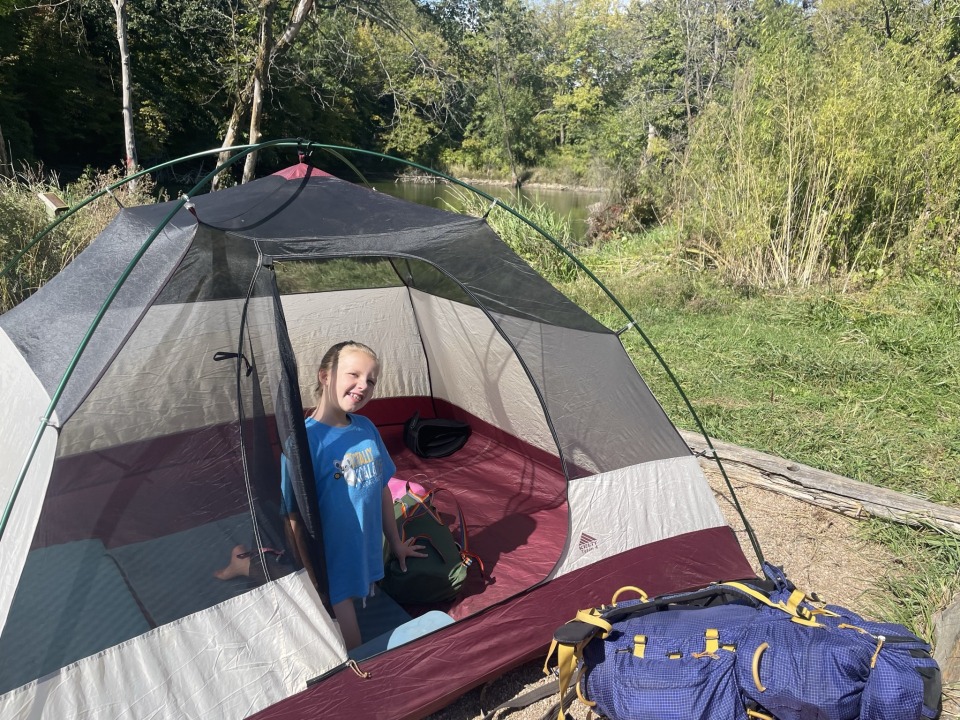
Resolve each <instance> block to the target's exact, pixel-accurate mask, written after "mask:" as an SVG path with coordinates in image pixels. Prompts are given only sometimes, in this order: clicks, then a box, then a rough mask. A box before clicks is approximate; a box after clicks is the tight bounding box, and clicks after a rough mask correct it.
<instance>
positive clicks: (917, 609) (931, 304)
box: [563, 230, 960, 637]
mask: <svg viewBox="0 0 960 720" xmlns="http://www.w3.org/2000/svg"><path fill="white" fill-rule="evenodd" d="M675 248H676V243H675V239H674V236H673V235H672V233H670V232H669V231H667V230H659V231H657V232H654V233H648V234H647V235H646V236H632V237H627V238H621V239H618V240H617V241H615V242H612V243H607V244H605V245H602V246H597V247H594V248H590V249H587V250H586V251H585V252H584V253H583V254H582V256H581V257H582V259H583V261H584V263H585V264H586V265H587V266H588V267H589V268H590V269H591V270H592V271H593V272H595V274H596V275H597V276H598V277H599V278H600V279H601V281H603V282H604V283H605V284H606V285H607V286H608V287H609V288H610V290H611V291H612V292H613V293H614V294H615V295H616V296H617V297H618V298H619V299H620V301H621V302H622V303H623V305H624V306H625V307H626V308H627V309H628V311H629V312H630V313H631V315H633V317H634V318H635V319H636V320H637V321H638V323H639V324H640V326H641V327H642V328H643V330H644V332H645V333H646V335H647V336H648V337H649V338H650V340H651V341H652V343H653V344H654V345H655V346H656V347H657V349H658V351H659V352H660V353H661V355H662V356H663V358H664V359H665V361H666V362H667V364H668V365H669V366H670V368H671V370H672V371H673V373H674V374H675V376H676V377H677V379H678V380H679V382H680V384H681V386H682V387H683V389H684V391H685V393H686V395H687V396H688V398H689V399H690V401H691V403H692V405H693V406H694V409H695V410H696V412H697V414H698V416H699V417H700V419H701V421H702V422H703V424H704V426H705V428H706V430H707V432H708V433H709V434H710V435H711V436H712V437H716V438H719V439H723V440H726V441H729V442H733V443H736V444H739V445H743V446H746V447H751V448H755V449H757V450H762V451H765V452H769V453H771V454H774V455H779V456H782V457H786V458H790V459H792V460H796V461H799V462H802V463H805V464H808V465H811V466H814V467H818V468H822V469H824V470H829V471H831V472H835V473H838V474H840V475H845V476H847V477H851V478H854V479H856V480H860V481H863V482H867V483H871V484H874V485H879V486H882V487H887V488H892V489H894V490H898V491H900V492H904V493H909V494H912V495H915V496H918V497H922V498H925V499H928V500H932V501H934V502H938V503H944V504H949V505H955V506H956V505H960V482H958V478H960V433H958V431H957V428H958V426H960V288H957V287H955V286H945V285H943V284H941V283H939V282H937V281H934V280H927V279H917V278H901V279H899V280H895V281H888V282H887V283H886V284H884V285H882V286H876V287H873V288H871V289H869V290H863V291H860V292H856V293H847V294H839V293H835V292H832V291H830V290H829V289H822V288H821V289H819V290H817V291H807V292H804V293H802V294H763V293H759V292H756V291H750V290H748V289H736V288H730V287H727V286H724V285H721V284H720V283H719V282H718V281H717V280H716V278H715V277H714V276H712V275H710V274H709V273H704V272H702V271H697V270H694V269H692V268H690V267H689V266H686V265H684V264H683V263H682V262H679V261H677V260H676V259H675V258H676V256H677V254H676V253H675V252H674V249H675ZM563 290H564V291H565V292H566V294H568V295H569V296H570V297H572V298H573V299H575V300H577V301H578V302H579V303H580V304H581V305H583V306H584V307H585V308H587V309H588V310H589V311H591V312H592V313H593V314H594V315H595V316H596V317H597V318H599V319H600V320H601V321H603V322H604V323H605V324H606V325H607V326H608V327H610V328H614V329H616V328H619V327H622V326H623V324H624V320H623V317H622V315H621V314H620V313H619V311H616V310H615V309H613V310H611V305H610V303H609V302H608V301H607V300H606V299H605V298H604V297H602V296H601V293H600V292H599V291H598V289H597V287H596V286H595V285H594V284H593V283H592V282H590V281H588V280H587V279H586V278H585V276H582V277H579V278H577V279H575V280H572V281H569V282H566V283H564V284H563ZM622 337H623V340H624V344H625V345H626V347H627V349H628V351H629V352H630V354H631V356H632V357H633V358H634V361H635V362H636V364H637V367H638V368H639V369H640V371H641V373H642V374H643V376H644V378H645V379H646V380H647V382H648V383H649V384H650V386H651V388H652V390H653V391H654V393H655V394H656V395H657V397H658V399H659V400H660V401H661V403H662V404H663V406H664V408H665V410H666V411H667V413H668V414H669V415H670V417H671V418H672V419H673V420H674V422H675V423H676V424H677V425H679V426H681V427H684V428H688V429H695V428H696V425H695V423H694V422H693V419H692V417H691V415H690V413H689V412H688V411H687V409H686V406H685V405H684V403H683V402H682V399H681V397H680V395H679V393H678V392H677V391H676V389H675V388H674V386H673V384H672V383H671V381H670V380H669V378H668V376H667V375H666V373H664V372H663V370H662V369H660V367H659V365H658V363H657V361H656V360H655V358H654V356H653V355H652V353H651V352H649V350H648V349H647V348H646V345H645V343H644V342H643V340H642V338H641V337H640V335H639V334H638V333H634V332H628V333H625V334H624V335H623V336H622ZM861 528H862V531H863V533H864V536H865V537H869V538H870V539H872V540H875V541H879V542H882V543H884V544H885V545H886V546H888V547H889V548H891V550H892V551H893V553H894V554H895V555H896V556H897V557H898V558H900V560H899V563H900V564H901V566H900V567H898V568H892V569H891V573H890V574H889V575H888V576H885V577H884V578H883V580H882V583H883V584H884V587H885V589H887V590H888V591H889V593H888V594H889V598H890V602H889V603H883V604H882V605H883V607H882V612H884V613H885V614H886V615H887V619H890V620H897V621H899V622H903V623H904V624H907V625H908V626H910V627H912V628H914V629H915V630H917V631H918V632H921V633H923V634H926V635H927V637H929V632H930V627H929V617H930V612H931V610H932V609H934V608H936V607H939V606H942V604H943V603H945V602H946V601H948V600H949V598H950V597H951V596H952V594H953V593H955V592H956V591H957V590H958V589H960V576H958V568H960V538H958V537H956V536H952V535H950V534H945V533H944V532H942V531H939V530H936V529H935V528H932V527H928V528H920V529H914V528H907V527H904V526H901V525H897V524H895V523H890V522H885V521H879V520H875V521H870V522H869V523H864V524H863V525H862V526H861Z"/></svg>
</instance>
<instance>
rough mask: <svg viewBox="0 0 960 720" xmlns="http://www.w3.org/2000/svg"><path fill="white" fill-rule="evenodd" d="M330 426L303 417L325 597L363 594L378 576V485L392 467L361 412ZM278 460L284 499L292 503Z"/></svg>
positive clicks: (380, 556) (380, 553)
mask: <svg viewBox="0 0 960 720" xmlns="http://www.w3.org/2000/svg"><path fill="white" fill-rule="evenodd" d="M347 417H348V418H349V420H350V424H349V425H346V426H345V427H331V426H330V425H324V424H323V423H321V422H318V421H316V420H314V419H313V418H307V421H306V427H307V439H308V440H309V442H310V457H311V459H312V460H313V473H314V479H315V481H316V484H317V500H318V503H319V505H320V522H321V524H322V525H323V545H324V551H325V557H326V561H327V580H328V584H329V587H330V602H331V604H334V605H335V604H337V603H338V602H340V601H342V600H346V599H347V598H352V597H366V596H367V595H369V594H370V585H371V584H372V583H375V582H376V581H377V580H380V579H381V578H383V504H382V498H383V488H385V487H386V486H387V481H389V480H390V478H391V477H392V476H393V474H394V473H395V472H396V470H397V468H396V466H395V465H394V464H393V460H391V459H390V455H389V453H387V450H386V448H385V447H384V446H383V440H382V439H381V438H380V433H379V432H377V428H376V426H375V425H374V424H373V423H372V422H370V420H368V419H367V418H365V417H363V416H362V415H349V414H348V415H347ZM282 465H283V482H282V489H283V501H284V506H285V507H287V508H291V507H296V503H295V501H294V500H293V488H292V486H291V485H290V480H289V476H288V475H287V463H286V461H285V460H284V462H283V463H282Z"/></svg>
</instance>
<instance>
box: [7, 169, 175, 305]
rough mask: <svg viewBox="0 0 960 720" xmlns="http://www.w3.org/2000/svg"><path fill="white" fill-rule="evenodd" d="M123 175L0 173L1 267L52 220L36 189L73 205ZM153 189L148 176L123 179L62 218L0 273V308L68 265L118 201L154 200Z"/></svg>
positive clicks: (115, 171) (16, 301)
mask: <svg viewBox="0 0 960 720" xmlns="http://www.w3.org/2000/svg"><path fill="white" fill-rule="evenodd" d="M122 178H123V174H122V171H121V170H120V169H119V168H113V169H111V170H108V171H106V172H92V171H91V172H87V173H85V174H84V175H83V176H82V177H81V178H80V179H79V180H77V181H76V182H74V183H70V184H67V185H61V183H60V182H59V180H58V178H57V177H56V176H47V175H45V174H44V172H43V170H42V168H24V169H23V170H22V171H21V172H19V173H18V174H17V175H16V176H15V177H13V178H7V177H0V269H2V268H7V266H8V265H9V264H10V263H11V262H12V261H13V259H14V258H15V257H16V256H17V255H18V254H19V253H20V252H21V251H22V250H23V249H24V248H26V247H27V246H28V245H29V244H30V243H31V241H32V240H33V239H34V238H35V237H36V236H37V235H38V234H40V233H41V232H43V231H44V230H45V229H46V228H47V227H48V226H49V225H50V224H51V222H52V220H51V218H50V217H49V216H48V215H47V211H46V209H45V207H44V205H43V204H42V203H41V202H40V200H39V197H38V195H39V194H40V193H46V192H52V193H55V194H56V195H58V196H59V197H60V198H62V199H63V200H64V202H65V203H67V205H69V206H71V207H72V206H74V205H76V204H78V203H80V202H82V201H84V200H85V199H87V198H88V197H90V196H91V195H94V194H96V193H97V192H99V191H101V190H103V189H104V188H107V187H109V186H110V185H113V184H115V183H117V182H119V181H120V180H121V179H122ZM154 193H155V189H154V186H153V183H152V182H151V181H150V180H149V178H141V180H140V181H139V182H138V183H137V187H136V188H135V189H131V188H130V187H129V186H128V185H122V186H120V187H119V188H116V189H115V190H113V191H111V193H110V194H106V195H103V196H102V197H100V198H98V199H96V200H94V201H93V202H91V203H90V204H89V205H87V206H85V207H84V208H82V209H81V210H79V211H78V212H77V213H75V214H73V215H72V216H71V217H69V218H68V219H67V220H65V221H64V222H62V223H60V224H59V225H58V226H57V227H56V228H54V229H53V230H52V231H51V232H50V233H48V234H47V235H46V236H44V237H43V239H41V240H40V242H38V243H37V244H36V245H35V246H34V247H32V248H31V249H30V250H28V251H27V252H26V253H25V254H23V256H22V257H21V258H20V260H19V262H17V263H16V265H14V266H12V267H10V268H9V269H8V271H7V272H6V273H4V274H3V275H2V276H0V312H6V311H7V310H9V309H10V308H12V307H14V306H16V305H18V304H19V303H21V302H23V301H24V300H25V299H26V298H28V297H29V296H30V295H32V294H33V293H34V292H36V290H37V289H38V288H40V287H41V286H42V285H43V284H44V283H45V282H46V281H47V280H49V279H50V278H52V277H53V276H54V275H56V274H57V273H58V272H60V271H61V270H62V269H63V268H64V267H66V266H67V265H68V264H69V263H70V261H71V260H73V258H75V257H76V256H77V255H78V254H79V253H80V252H81V251H82V250H83V249H84V248H85V247H87V245H89V244H90V242H91V241H92V240H93V239H94V238H95V237H96V236H97V235H98V234H99V233H100V231H101V230H103V229H104V228H105V227H106V226H107V225H108V224H109V223H110V221H112V220H113V218H114V217H116V215H117V213H118V212H119V210H120V206H121V205H123V206H130V205H140V204H145V203H150V202H155V200H156V198H155V197H154Z"/></svg>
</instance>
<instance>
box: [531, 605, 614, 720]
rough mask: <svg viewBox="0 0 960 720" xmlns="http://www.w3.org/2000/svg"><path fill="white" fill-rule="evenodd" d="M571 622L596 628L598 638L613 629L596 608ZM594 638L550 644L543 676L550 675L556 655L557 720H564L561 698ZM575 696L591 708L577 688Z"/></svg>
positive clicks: (578, 615)
mask: <svg viewBox="0 0 960 720" xmlns="http://www.w3.org/2000/svg"><path fill="white" fill-rule="evenodd" d="M571 622H582V623H587V624H588V625H593V626H594V627H596V628H599V629H600V631H601V633H600V638H601V639H604V638H606V637H607V636H608V635H609V634H610V631H611V630H612V629H613V626H612V625H611V624H610V623H609V622H607V621H606V620H604V619H603V618H602V617H600V611H599V610H597V609H596V608H590V609H589V610H581V611H580V612H578V613H577V616H576V617H575V618H574V619H573V621H571ZM593 638H594V636H592V635H591V636H590V637H588V638H586V639H585V640H583V641H581V642H579V643H577V644H576V645H568V644H565V643H560V642H557V640H553V641H552V642H551V643H550V649H549V650H548V651H547V659H546V660H545V661H544V663H543V673H544V675H549V674H550V668H549V665H550V658H551V657H553V653H554V652H556V653H557V677H558V680H559V683H558V684H559V689H560V708H559V714H558V716H557V717H558V720H564V717H563V697H564V695H566V694H567V690H568V689H569V687H570V685H571V681H572V680H573V675H574V673H575V672H576V670H577V665H578V664H579V663H580V660H581V658H582V657H583V648H584V647H586V645H587V643H589V642H590V641H591V640H593ZM576 682H577V684H578V686H579V682H580V678H579V677H578V678H577V681H576ZM577 695H578V696H579V697H580V698H581V702H583V703H584V704H585V705H588V706H592V705H594V704H595V703H591V702H589V701H588V700H586V699H584V698H583V696H582V695H581V694H580V690H579V687H578V689H577Z"/></svg>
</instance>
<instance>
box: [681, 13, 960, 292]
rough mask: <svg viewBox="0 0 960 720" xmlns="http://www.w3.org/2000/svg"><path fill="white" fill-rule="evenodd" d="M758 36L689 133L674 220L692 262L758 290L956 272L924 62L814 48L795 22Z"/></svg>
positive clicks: (938, 98)
mask: <svg viewBox="0 0 960 720" xmlns="http://www.w3.org/2000/svg"><path fill="white" fill-rule="evenodd" d="M771 22H772V23H773V22H774V21H773V20H771ZM768 30H769V32H768V33H766V34H765V35H762V41H761V43H760V45H759V48H758V49H757V51H756V52H755V53H754V54H753V55H752V56H751V57H750V58H749V60H748V61H746V62H745V63H743V65H742V66H741V67H740V68H739V69H738V71H737V73H736V77H735V80H734V84H733V87H732V90H731V92H730V93H729V95H728V96H727V97H726V98H724V99H723V100H722V101H721V102H718V103H716V104H715V105H713V106H712V107H710V108H708V109H707V110H706V111H705V112H704V113H703V114H702V115H701V117H700V118H699V119H698V120H697V122H696V124H695V126H694V130H693V134H692V137H691V142H690V145H689V147H688V150H687V153H686V155H685V157H684V158H683V163H682V169H681V171H680V172H679V174H678V184H677V189H676V198H677V201H676V207H675V211H676V218H677V221H678V223H679V225H680V226H681V228H682V230H683V237H684V239H685V242H686V244H687V246H688V248H689V250H690V251H691V253H692V254H694V255H696V256H698V257H699V258H700V259H701V260H702V262H703V263H704V264H707V265H711V266H715V267H716V268H718V269H719V270H720V272H721V273H722V274H723V276H724V277H725V278H726V279H727V280H728V281H730V282H733V283H736V284H746V285H751V286H756V287H788V286H790V287H801V288H807V287H811V286H814V285H816V284H819V283H823V282H825V281H834V282H836V283H838V284H839V286H840V287H841V288H844V287H847V286H849V284H850V283H851V282H855V281H857V280H860V279H863V278H865V277H871V276H872V277H877V276H879V275H881V274H883V273H884V272H885V271H886V270H887V269H889V268H890V267H891V266H893V265H900V266H910V267H911V268H912V269H916V268H918V267H920V268H921V269H923V270H931V269H932V270H938V271H939V270H944V269H947V270H949V271H950V272H955V271H956V270H957V269H958V268H960V254H958V253H960V251H958V243H957V237H958V235H960V205H958V197H957V193H956V189H955V188H956V187H957V185H958V183H960V171H958V166H957V163H955V162H953V161H952V160H951V159H950V158H955V157H956V155H957V147H958V141H957V137H956V133H955V132H954V130H953V129H952V128H953V127H954V126H955V123H956V119H957V109H956V107H955V103H952V101H951V100H950V98H949V97H948V95H947V94H945V93H943V91H942V86H941V85H940V83H939V82H938V81H939V80H940V79H941V77H942V74H943V72H944V69H943V66H942V65H941V64H940V63H939V62H938V61H937V58H936V57H935V56H934V54H933V53H931V52H930V51H929V50H928V49H926V48H924V47H922V46H919V45H914V46H910V45H901V44H897V43H895V42H881V43H878V42H877V40H876V38H874V37H872V36H868V35H867V34H865V33H862V32H860V33H858V32H854V31H850V32H848V33H847V34H846V35H844V36H843V37H840V38H834V39H832V42H830V43H818V42H817V37H816V35H815V33H812V32H811V30H810V28H809V26H808V25H806V24H800V23H796V22H786V21H784V22H781V24H780V25H776V24H774V27H773V28H768Z"/></svg>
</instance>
